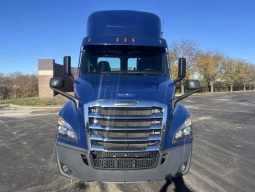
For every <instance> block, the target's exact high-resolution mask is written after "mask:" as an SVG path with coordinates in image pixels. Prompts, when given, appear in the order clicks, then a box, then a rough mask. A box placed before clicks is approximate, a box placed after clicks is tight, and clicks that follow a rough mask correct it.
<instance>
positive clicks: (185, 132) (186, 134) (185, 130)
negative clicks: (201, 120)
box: [173, 118, 192, 143]
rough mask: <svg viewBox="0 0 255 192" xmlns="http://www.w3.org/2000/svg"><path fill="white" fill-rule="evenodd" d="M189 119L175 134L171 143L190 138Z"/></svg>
mask: <svg viewBox="0 0 255 192" xmlns="http://www.w3.org/2000/svg"><path fill="white" fill-rule="evenodd" d="M191 124H192V122H191V118H188V119H186V121H185V122H184V123H183V124H182V126H181V127H180V128H179V129H178V130H177V131H176V132H175V134H174V139H173V143H176V142H179V141H183V140H184V139H188V138H191V137H192V128H191Z"/></svg>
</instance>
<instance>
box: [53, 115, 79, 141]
mask: <svg viewBox="0 0 255 192" xmlns="http://www.w3.org/2000/svg"><path fill="white" fill-rule="evenodd" d="M57 130H58V133H59V135H60V136H62V137H65V138H68V139H71V140H76V134H75V132H74V130H73V128H72V127H71V126H70V125H69V124H68V123H67V122H66V121H65V120H64V119H63V118H62V117H58V125H57Z"/></svg>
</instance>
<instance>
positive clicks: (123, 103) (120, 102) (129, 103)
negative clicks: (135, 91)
mask: <svg viewBox="0 0 255 192" xmlns="http://www.w3.org/2000/svg"><path fill="white" fill-rule="evenodd" d="M137 104H138V102H137V101H116V102H115V104H114V105H117V106H122V105H123V106H124V105H137Z"/></svg>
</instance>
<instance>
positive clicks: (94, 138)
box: [90, 135, 160, 143]
mask: <svg viewBox="0 0 255 192" xmlns="http://www.w3.org/2000/svg"><path fill="white" fill-rule="evenodd" d="M90 139H91V140H92V141H103V142H106V143H107V142H112V143H114V142H116V143H128V142H130V143H148V142H151V141H159V140H160V135H150V136H149V137H148V138H141V139H123V138H120V139H117V138H103V137H102V136H101V135H91V138H90Z"/></svg>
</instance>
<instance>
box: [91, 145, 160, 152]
mask: <svg viewBox="0 0 255 192" xmlns="http://www.w3.org/2000/svg"><path fill="white" fill-rule="evenodd" d="M92 151H102V152H145V151H159V146H156V145H150V146H148V147H147V148H146V149H143V150H141V149H137V150H119V149H118V150H117V149H116V150H114V149H110V150H109V149H105V148H104V147H103V146H99V145H93V146H92Z"/></svg>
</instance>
